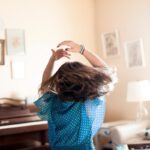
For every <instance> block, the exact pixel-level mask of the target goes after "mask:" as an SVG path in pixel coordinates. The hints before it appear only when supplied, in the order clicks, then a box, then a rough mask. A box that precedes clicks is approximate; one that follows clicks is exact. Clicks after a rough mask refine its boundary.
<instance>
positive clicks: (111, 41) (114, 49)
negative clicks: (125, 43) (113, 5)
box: [102, 30, 120, 57]
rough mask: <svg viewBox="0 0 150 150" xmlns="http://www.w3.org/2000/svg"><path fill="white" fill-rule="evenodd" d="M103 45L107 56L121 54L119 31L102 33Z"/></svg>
mask: <svg viewBox="0 0 150 150" xmlns="http://www.w3.org/2000/svg"><path fill="white" fill-rule="evenodd" d="M102 46H103V52H104V56H105V57H115V56H119V54H120V51H119V49H120V48H119V47H120V45H119V34H118V31H117V30H115V31H113V32H107V33H102Z"/></svg>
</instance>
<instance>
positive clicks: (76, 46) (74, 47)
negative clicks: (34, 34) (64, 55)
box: [57, 41, 80, 52]
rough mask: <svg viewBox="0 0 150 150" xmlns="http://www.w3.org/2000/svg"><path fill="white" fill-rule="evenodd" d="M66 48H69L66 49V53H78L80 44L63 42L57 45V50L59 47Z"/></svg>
mask: <svg viewBox="0 0 150 150" xmlns="http://www.w3.org/2000/svg"><path fill="white" fill-rule="evenodd" d="M64 45H66V46H68V47H69V48H66V51H69V52H80V44H77V43H75V42H73V41H63V42H61V43H59V44H58V46H57V47H58V48H59V47H61V46H64Z"/></svg>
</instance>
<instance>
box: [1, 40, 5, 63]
mask: <svg viewBox="0 0 150 150" xmlns="http://www.w3.org/2000/svg"><path fill="white" fill-rule="evenodd" d="M4 64H5V52H4V40H2V39H0V65H4Z"/></svg>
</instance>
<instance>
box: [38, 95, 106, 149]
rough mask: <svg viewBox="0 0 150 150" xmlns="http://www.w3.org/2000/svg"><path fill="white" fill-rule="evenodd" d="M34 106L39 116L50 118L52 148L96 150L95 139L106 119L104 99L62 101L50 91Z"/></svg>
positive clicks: (45, 118)
mask: <svg viewBox="0 0 150 150" xmlns="http://www.w3.org/2000/svg"><path fill="white" fill-rule="evenodd" d="M35 105H36V106H37V107H38V108H39V110H40V111H39V112H38V115H39V116H40V117H41V118H42V119H43V120H47V121H48V127H49V128H48V136H49V143H50V146H51V149H52V150H94V146H93V140H92V139H93V136H94V135H95V134H96V132H97V131H98V129H99V128H100V126H101V124H102V122H103V119H104V114H105V100H104V99H102V98H95V99H93V100H87V101H85V102H73V101H72V102H63V101H61V100H60V99H59V98H58V96H57V95H56V94H55V93H49V92H47V93H45V94H43V95H42V96H41V97H40V98H39V99H38V100H37V101H35Z"/></svg>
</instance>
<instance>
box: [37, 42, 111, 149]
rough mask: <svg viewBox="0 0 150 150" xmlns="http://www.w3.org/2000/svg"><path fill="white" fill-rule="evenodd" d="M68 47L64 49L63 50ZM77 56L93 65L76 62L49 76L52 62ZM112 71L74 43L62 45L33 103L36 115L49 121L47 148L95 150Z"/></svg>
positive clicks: (64, 65) (54, 54) (55, 53)
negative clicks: (75, 54)
mask: <svg viewBox="0 0 150 150" xmlns="http://www.w3.org/2000/svg"><path fill="white" fill-rule="evenodd" d="M64 45H65V46H67V48H66V49H63V48H62V46H64ZM75 52H77V53H80V54H81V55H83V56H84V57H85V58H86V59H87V60H88V61H89V62H90V64H91V65H92V67H89V66H86V65H84V64H82V63H80V62H78V61H76V62H67V63H64V64H63V65H62V66H61V67H60V68H59V69H58V71H57V72H56V73H55V74H54V75H53V76H51V73H52V69H53V65H54V63H55V61H57V60H59V59H61V58H63V57H67V58H69V57H70V54H72V53H75ZM111 73H112V72H111V70H110V69H109V68H108V66H107V65H106V64H105V63H104V61H103V60H102V59H100V58H99V57H97V56H96V55H94V54H92V53H91V52H90V51H88V50H87V49H85V48H84V46H83V45H79V44H77V43H75V42H73V41H63V42H61V43H60V44H59V45H58V48H57V51H54V50H52V56H51V57H50V59H49V62H48V64H47V66H46V68H45V70H44V73H43V78H42V83H41V87H40V89H39V91H40V92H41V93H42V96H41V97H40V98H39V99H38V100H37V101H36V102H35V105H36V106H37V107H38V108H39V110H40V112H39V113H38V115H39V116H40V117H41V118H42V119H44V120H47V121H48V136H49V144H50V148H51V149H52V150H94V149H95V148H94V145H93V136H94V135H95V134H96V132H97V131H98V130H99V129H100V127H101V125H102V123H103V120H104V114H105V100H104V98H103V97H102V96H103V95H105V94H106V93H108V92H109V91H110V90H112V85H113V84H114V81H113V79H112V76H111Z"/></svg>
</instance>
